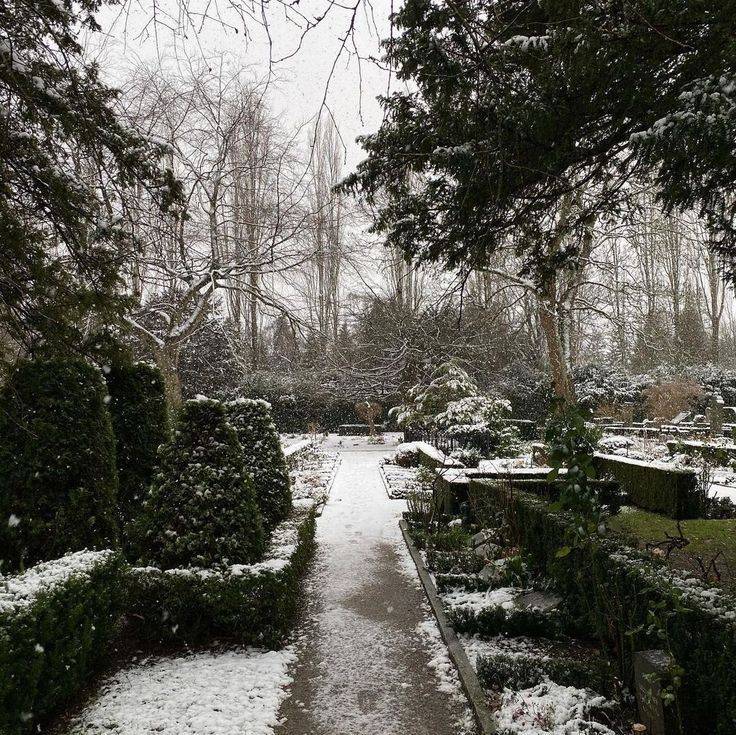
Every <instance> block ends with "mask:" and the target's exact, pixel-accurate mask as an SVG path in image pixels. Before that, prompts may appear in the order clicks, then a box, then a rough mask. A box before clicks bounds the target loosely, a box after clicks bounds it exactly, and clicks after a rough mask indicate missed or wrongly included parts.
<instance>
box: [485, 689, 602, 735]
mask: <svg viewBox="0 0 736 735" xmlns="http://www.w3.org/2000/svg"><path fill="white" fill-rule="evenodd" d="M611 706H612V705H611V703H610V702H608V700H606V698H605V697H602V696H600V695H598V694H595V693H594V692H592V691H590V690H589V689H576V688H575V687H564V686H560V685H559V684H555V683H553V682H551V681H545V682H542V683H541V684H538V685H537V686H535V687H531V688H529V689H523V690H522V691H519V692H512V691H510V690H508V689H507V690H506V691H505V692H504V693H503V698H502V700H501V708H500V710H499V712H498V714H497V721H498V729H499V732H501V733H503V734H504V735H507V734H508V735H512V734H513V733H524V735H576V734H577V733H580V735H583V734H585V735H593V733H598V734H599V735H614V732H613V730H611V729H610V728H608V727H606V726H605V725H602V724H600V723H598V722H595V721H593V720H591V719H590V713H591V710H594V709H606V708H608V707H611Z"/></svg>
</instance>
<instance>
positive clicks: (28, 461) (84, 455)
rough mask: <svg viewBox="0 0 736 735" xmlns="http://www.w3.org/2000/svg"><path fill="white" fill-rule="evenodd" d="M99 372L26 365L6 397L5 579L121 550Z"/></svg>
mask: <svg viewBox="0 0 736 735" xmlns="http://www.w3.org/2000/svg"><path fill="white" fill-rule="evenodd" d="M106 396H107V391H106V389H105V384H104V381H103V380H102V376H101V374H100V372H99V370H97V369H96V368H93V367H91V366H90V365H87V364H86V363H85V362H83V361H81V360H70V359H60V358H57V359H53V360H44V361H35V362H31V361H27V360H23V361H21V362H20V363H18V364H17V365H16V366H15V368H14V369H13V370H12V372H11V374H10V376H9V378H8V381H7V383H6V384H5V385H4V386H3V388H2V391H1V392H0V559H2V560H3V561H4V562H5V563H4V564H3V565H2V567H0V569H2V570H3V571H7V570H8V569H12V570H18V569H22V568H23V567H24V566H25V567H28V566H29V565H31V564H35V563H36V562H39V561H46V560H49V559H56V558H58V557H60V556H63V555H64V554H65V553H67V552H68V551H78V550H80V549H85V548H96V549H104V548H110V547H111V546H114V545H116V544H117V539H118V526H117V518H116V515H117V513H116V495H117V484H118V483H117V471H116V467H115V440H114V437H113V433H112V426H111V423H110V416H109V414H108V412H107V409H106V406H105V400H106Z"/></svg>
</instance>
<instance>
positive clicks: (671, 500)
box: [593, 454, 702, 519]
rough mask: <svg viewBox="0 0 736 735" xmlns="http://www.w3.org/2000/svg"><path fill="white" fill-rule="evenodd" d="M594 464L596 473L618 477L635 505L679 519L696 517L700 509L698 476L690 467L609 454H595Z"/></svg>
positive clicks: (601, 475) (600, 475)
mask: <svg viewBox="0 0 736 735" xmlns="http://www.w3.org/2000/svg"><path fill="white" fill-rule="evenodd" d="M593 464H594V466H595V469H596V472H597V474H598V476H599V477H605V476H608V475H610V476H612V477H613V478H614V479H615V480H617V481H618V482H619V483H620V485H621V489H622V490H623V491H624V492H626V493H627V495H628V496H629V500H630V502H631V504H632V505H635V506H636V507H637V508H644V509H645V510H651V511H654V512H655V513H662V514H663V515H666V516H669V517H670V518H678V519H684V518H697V517H698V516H700V515H701V513H702V508H701V507H700V499H699V495H698V488H697V485H698V479H697V476H696V474H695V472H693V471H692V470H685V469H679V468H677V467H672V468H669V467H658V466H656V465H653V464H651V463H647V462H641V461H638V460H634V459H628V458H626V457H618V456H615V455H608V454H596V455H595V458H594V460H593Z"/></svg>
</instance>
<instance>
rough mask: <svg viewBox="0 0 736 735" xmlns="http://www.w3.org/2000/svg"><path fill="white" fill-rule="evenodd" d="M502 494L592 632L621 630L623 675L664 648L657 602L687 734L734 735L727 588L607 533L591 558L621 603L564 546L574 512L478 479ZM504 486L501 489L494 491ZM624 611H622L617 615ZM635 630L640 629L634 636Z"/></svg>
mask: <svg viewBox="0 0 736 735" xmlns="http://www.w3.org/2000/svg"><path fill="white" fill-rule="evenodd" d="M479 485H481V486H482V487H483V488H487V490H488V491H489V492H488V495H489V497H490V498H491V500H492V501H493V500H494V499H495V501H496V503H497V508H498V509H499V510H504V511H506V512H508V511H509V510H510V511H511V512H512V513H513V514H514V516H515V517H516V518H515V519H516V526H517V528H518V530H519V533H520V534H521V539H520V540H521V545H522V547H523V548H524V549H525V551H526V552H527V553H528V555H529V558H530V561H531V563H532V564H533V566H535V567H536V568H537V569H538V570H539V571H541V572H542V573H543V574H546V575H547V576H549V577H550V578H552V579H553V580H554V581H555V582H556V584H557V587H558V591H559V592H560V593H561V594H563V596H564V597H565V600H566V603H567V604H568V606H569V607H570V610H571V612H572V613H573V614H574V615H575V614H576V615H578V620H579V622H580V624H581V625H584V626H585V627H586V628H587V630H588V632H592V633H598V634H601V633H603V635H602V636H601V637H602V639H604V638H605V635H606V633H608V634H609V635H610V634H611V631H613V633H614V634H615V633H616V632H617V634H618V636H619V640H618V641H615V642H617V643H618V644H619V647H620V654H621V660H620V666H621V673H622V674H623V675H624V678H625V680H626V681H627V682H628V683H631V682H632V681H633V671H632V663H631V656H632V654H633V653H634V652H635V651H636V650H644V649H647V648H652V647H655V648H657V647H661V645H662V642H661V640H660V639H659V638H657V637H656V636H654V637H653V635H654V634H653V633H650V634H648V633H647V628H648V626H649V625H650V624H651V622H652V621H651V620H650V619H649V611H650V610H651V609H652V608H653V607H655V609H656V606H657V605H659V606H661V609H662V610H663V611H664V614H665V615H666V619H665V622H664V626H665V629H666V631H667V634H668V639H669V642H670V648H671V651H672V653H673V655H674V658H675V661H676V662H677V663H678V664H679V665H680V666H682V667H683V669H684V674H683V682H682V685H681V686H680V688H679V689H678V690H677V695H678V702H679V705H680V710H681V713H682V716H683V721H684V731H685V732H712V733H714V734H717V735H728V734H730V733H732V732H733V727H734V722H736V687H735V686H734V681H735V680H736V677H735V672H734V670H733V658H734V656H735V655H736V604H735V603H734V600H733V599H732V598H731V597H729V596H728V595H726V594H724V593H723V592H722V591H718V590H714V589H713V588H709V587H706V586H704V585H702V584H701V583H699V582H698V581H697V580H696V579H695V578H692V577H682V576H680V575H678V574H676V573H674V572H673V571H672V570H669V569H668V568H667V567H665V565H664V564H663V563H657V562H655V561H654V560H653V559H651V558H650V557H648V556H647V555H645V554H643V553H642V552H639V551H637V550H635V549H631V548H629V547H627V546H625V545H624V544H623V543H621V542H619V541H618V540H616V539H613V538H602V539H600V540H599V541H598V542H597V543H596V544H595V545H594V547H593V550H592V554H591V556H590V557H589V559H588V563H589V564H590V565H591V566H592V568H593V569H594V570H595V571H596V573H597V575H598V577H599V578H605V579H606V580H607V581H606V589H607V590H608V591H612V592H614V593H616V594H617V595H618V598H619V600H618V606H616V605H615V604H610V600H609V604H608V605H606V604H605V600H602V598H601V593H600V590H599V586H600V585H596V584H594V583H593V582H594V580H593V579H592V578H591V576H590V574H586V573H585V572H584V569H585V565H584V563H583V560H582V559H581V553H582V552H581V551H580V550H578V549H575V548H573V549H571V551H570V553H568V554H566V555H562V556H560V555H558V553H557V552H559V551H560V549H561V548H563V547H564V546H566V545H567V544H568V543H569V537H570V533H569V532H570V530H571V528H572V522H573V521H572V518H571V516H569V515H568V514H566V513H563V512H555V511H552V510H550V509H549V507H548V504H547V503H546V502H544V501H543V500H541V499H539V498H538V497H535V496H532V495H530V494H528V493H524V492H521V491H519V490H516V489H515V490H514V491H513V492H512V493H508V494H507V493H505V492H504V489H503V488H501V487H499V485H498V484H497V483H493V481H488V480H486V481H483V480H474V481H473V482H472V483H471V488H476V489H478V486H479ZM494 489H495V490H496V491H497V492H495V493H494V492H493V490H494ZM617 612H618V613H620V616H617V615H616V613H617ZM629 631H634V633H633V634H631V635H627V633H628V632H629Z"/></svg>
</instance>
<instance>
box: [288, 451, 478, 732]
mask: <svg viewBox="0 0 736 735" xmlns="http://www.w3.org/2000/svg"><path fill="white" fill-rule="evenodd" d="M386 451H387V449H386V448H385V447H380V448H378V447H372V446H370V445H365V446H364V447H359V448H349V449H346V450H343V452H342V464H341V466H340V469H339V470H338V474H337V477H336V479H335V484H334V486H333V488H332V493H331V496H330V500H329V502H328V504H327V506H326V507H325V510H324V513H323V515H322V517H321V518H320V520H319V522H318V525H317V542H318V548H317V554H316V559H315V562H314V565H313V567H312V570H311V572H310V575H309V578H308V580H307V583H306V590H305V594H306V595H307V599H306V600H305V611H304V615H303V619H302V622H301V625H300V628H299V630H298V633H297V635H298V639H297V651H298V663H297V665H296V666H295V668H294V670H293V676H294V682H293V684H292V686H291V696H290V697H289V699H288V700H287V701H286V702H285V703H284V705H283V707H282V710H281V717H282V719H283V725H282V726H281V727H280V728H279V729H278V730H277V733H278V734H279V735H425V734H426V735H430V733H431V735H451V734H455V733H458V732H460V731H461V730H460V729H459V727H460V726H459V724H458V723H459V721H461V720H462V718H463V716H464V715H465V713H466V710H465V707H464V705H463V703H462V702H459V701H458V700H457V695H455V696H453V694H452V693H451V690H452V687H449V688H448V687H446V686H441V687H440V688H441V689H442V691H440V690H439V689H438V679H437V677H436V676H435V673H434V671H433V670H432V668H430V660H431V658H432V657H433V655H435V654H436V651H434V653H433V652H432V650H429V649H428V647H427V646H426V644H425V642H424V641H425V640H426V639H424V638H423V637H422V636H421V635H420V633H419V628H420V627H421V626H422V625H424V626H426V625H427V623H426V620H427V613H426V603H425V601H424V596H423V593H422V591H421V589H420V587H419V586H418V583H417V581H416V577H415V571H414V569H413V566H411V564H412V563H411V560H410V558H409V557H408V554H407V552H406V549H405V547H404V544H403V539H402V537H401V531H400V529H399V527H398V520H399V517H400V514H401V511H402V510H403V508H404V507H405V505H404V503H403V502H401V501H391V500H389V499H388V497H387V495H386V492H385V490H384V487H383V483H382V481H381V478H380V475H379V474H378V462H379V459H380V458H381V457H382V456H383V454H385V453H386Z"/></svg>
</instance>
